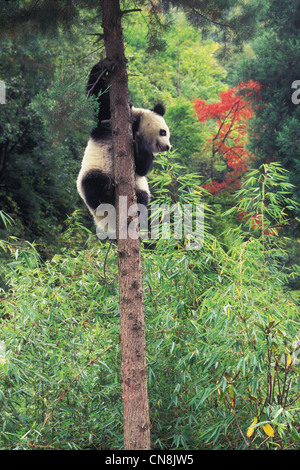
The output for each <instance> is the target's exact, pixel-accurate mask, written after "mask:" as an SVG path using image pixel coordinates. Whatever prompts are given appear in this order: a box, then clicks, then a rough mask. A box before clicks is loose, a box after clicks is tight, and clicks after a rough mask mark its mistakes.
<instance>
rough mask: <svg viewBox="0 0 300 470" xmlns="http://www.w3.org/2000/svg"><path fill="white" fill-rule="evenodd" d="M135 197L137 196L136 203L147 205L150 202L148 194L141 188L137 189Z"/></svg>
mask: <svg viewBox="0 0 300 470" xmlns="http://www.w3.org/2000/svg"><path fill="white" fill-rule="evenodd" d="M136 198H137V203H138V204H143V205H144V206H148V204H149V202H150V197H149V194H148V193H146V191H142V190H141V189H137V191H136Z"/></svg>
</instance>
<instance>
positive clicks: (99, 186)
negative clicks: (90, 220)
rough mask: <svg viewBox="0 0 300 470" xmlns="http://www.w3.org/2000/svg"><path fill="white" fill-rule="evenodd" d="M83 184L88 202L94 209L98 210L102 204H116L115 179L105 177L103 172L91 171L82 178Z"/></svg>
mask: <svg viewBox="0 0 300 470" xmlns="http://www.w3.org/2000/svg"><path fill="white" fill-rule="evenodd" d="M81 184H82V189H83V192H84V196H85V199H86V202H87V204H88V205H89V206H90V207H91V208H92V209H97V207H98V206H99V204H101V203H107V204H114V202H115V182H114V179H113V178H109V177H108V176H106V175H104V174H103V173H102V171H100V170H93V171H90V172H89V173H87V174H86V175H85V176H84V177H83V178H82V182H81Z"/></svg>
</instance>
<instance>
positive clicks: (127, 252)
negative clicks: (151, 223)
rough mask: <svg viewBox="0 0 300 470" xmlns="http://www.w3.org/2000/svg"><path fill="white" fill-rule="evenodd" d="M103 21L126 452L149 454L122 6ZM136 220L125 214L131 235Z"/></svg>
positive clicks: (105, 12) (115, 5) (105, 9)
mask: <svg viewBox="0 0 300 470" xmlns="http://www.w3.org/2000/svg"><path fill="white" fill-rule="evenodd" d="M102 17H103V23H102V26H103V30H104V42H105V49H106V57H107V59H109V60H110V61H112V62H113V63H114V64H115V67H113V70H112V73H111V82H110V83H111V87H110V90H109V93H110V107H111V121H112V132H113V150H114V162H115V163H114V164H115V169H114V173H115V182H116V214H117V234H118V266H119V305H120V337H121V380H122V401H123V421H124V449H126V450H140V449H141V450H148V449H150V421H149V405H148V394H147V371H146V340H145V320H144V303H143V286H142V262H141V250H140V239H139V238H137V239H131V238H129V237H128V236H127V238H120V230H119V227H120V221H119V205H120V204H119V202H120V196H125V197H126V198H127V199H126V201H127V206H128V208H129V207H130V205H132V204H134V203H136V195H135V176H134V175H135V167H134V154H133V145H132V142H133V137H132V127H131V113H130V107H129V93H128V80H127V71H126V59H125V54H124V44H123V34H122V27H121V19H122V12H121V10H120V4H119V0H102ZM122 215H123V216H124V211H123V212H122ZM132 220H133V219H132V217H128V216H127V213H126V217H125V222H127V225H126V227H125V228H126V229H127V226H128V224H129V223H130V222H132Z"/></svg>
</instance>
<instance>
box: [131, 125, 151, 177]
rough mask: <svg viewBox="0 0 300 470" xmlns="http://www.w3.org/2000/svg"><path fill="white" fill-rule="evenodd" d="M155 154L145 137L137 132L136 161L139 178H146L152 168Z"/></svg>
mask: <svg viewBox="0 0 300 470" xmlns="http://www.w3.org/2000/svg"><path fill="white" fill-rule="evenodd" d="M153 158H154V157H153V153H152V152H151V150H150V147H149V145H148V144H147V143H146V141H145V139H144V138H143V136H142V135H141V134H140V133H139V132H137V133H136V134H135V149H134V161H135V171H136V173H137V174H138V175H139V176H145V175H147V173H149V171H150V170H151V168H152V164H153Z"/></svg>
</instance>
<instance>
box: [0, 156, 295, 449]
mask: <svg viewBox="0 0 300 470" xmlns="http://www.w3.org/2000/svg"><path fill="white" fill-rule="evenodd" d="M156 165H157V168H156V169H155V171H154V175H153V180H152V185H153V191H154V193H155V192H156V189H157V190H158V191H157V194H158V195H159V198H158V199H154V202H158V201H161V202H162V201H167V202H168V201H169V202H173V201H174V200H176V198H177V201H179V202H180V203H194V204H198V203H199V202H200V201H201V200H202V198H203V194H202V195H201V194H199V191H198V192H197V185H198V181H197V180H196V178H194V183H193V184H192V185H191V187H190V188H189V183H188V181H189V180H191V175H186V179H185V177H184V175H181V173H180V172H181V166H180V164H179V163H178V161H177V160H176V158H175V155H173V156H172V155H171V156H169V157H168V158H165V157H163V156H161V159H159V161H157V163H156ZM167 165H169V168H172V173H171V174H172V179H171V180H168V181H166V180H165V179H164V177H165V172H164V171H161V170H162V169H163V168H166V166H167ZM159 168H161V170H160V171H159ZM265 170H266V171H265V172H263V173H262V174H263V175H267V177H268V180H265V187H268V191H266V193H268V198H269V200H271V201H272V202H273V206H272V207H273V209H272V219H274V216H275V215H276V214H277V213H278V210H277V202H278V199H276V198H277V196H276V193H273V190H272V184H271V181H273V182H274V181H275V180H276V175H279V176H278V178H279V179H280V185H281V187H282V188H283V187H284V185H285V183H286V181H284V173H281V172H280V169H279V168H278V167H277V166H275V167H274V166H270V167H265ZM159 175H161V176H159ZM160 177H161V180H160V179H159V178H160ZM178 179H179V183H178V184H179V185H180V187H179V189H180V190H179V191H178V192H177V193H176V192H171V193H170V194H169V192H168V191H165V187H166V184H167V185H169V186H170V187H171V188H172V181H177V180H178ZM269 180H270V184H269ZM245 181H246V182H245V186H244V188H243V191H244V192H243V194H240V198H239V207H244V204H245V203H246V202H248V207H250V205H251V204H252V203H253V192H255V194H256V197H257V201H258V204H259V201H262V200H263V198H262V192H263V186H262V185H261V184H260V182H259V178H255V179H253V175H250V178H249V179H246V180H245ZM176 194H177V195H176ZM272 194H274V196H272ZM259 195H260V197H259ZM287 197H288V195H287ZM171 198H172V199H171ZM284 200H285V195H284V194H283V193H282V199H281V201H280V213H281V214H282V203H283V202H284ZM287 204H289V201H287ZM251 207H252V208H253V210H254V209H255V208H254V206H251ZM281 220H282V219H281ZM83 234H85V238H86V234H87V238H86V239H85V240H84V238H83V241H81V240H82V236H83ZM231 237H232V246H231V250H230V251H227V252H226V251H224V249H223V247H222V245H221V244H220V243H219V242H218V240H217V239H216V238H215V237H212V236H211V235H210V234H209V232H207V231H206V232H205V238H204V244H203V247H202V249H201V250H196V251H190V250H186V249H185V247H184V245H181V244H180V243H178V241H177V240H173V239H172V238H171V239H170V240H163V239H159V240H157V241H156V245H155V247H153V246H152V247H151V249H149V248H147V243H145V246H144V248H143V253H142V254H143V270H144V294H145V315H146V337H147V355H148V363H147V366H148V382H149V399H150V414H151V423H152V445H153V448H156V449H159V448H166V449H185V450H186V449H204V448H206V449H246V448H247V449H248V448H250V449H275V448H280V449H294V448H296V447H297V446H298V444H299V442H298V441H299V437H298V436H299V435H298V431H297V413H298V409H299V408H298V402H297V398H298V393H299V363H298V359H297V353H298V348H299V341H298V339H297V328H298V324H299V323H298V322H299V306H298V305H296V304H295V303H294V302H293V301H292V299H290V298H289V295H288V294H289V293H288V292H285V291H284V289H283V285H284V282H285V281H286V277H285V276H284V275H283V274H282V269H281V263H280V255H281V254H282V247H281V246H280V244H279V245H278V242H279V240H278V237H277V236H276V235H272V237H271V235H270V236H269V240H270V246H268V250H266V248H267V245H266V237H267V235H266V234H264V233H263V232H262V231H261V234H259V233H252V232H251V230H248V229H246V231H245V230H244V229H243V227H242V226H241V227H239V228H237V229H236V230H235V231H231ZM271 240H272V241H271ZM64 243H65V250H64V252H63V253H61V254H60V255H55V256H54V257H53V258H52V259H51V260H49V261H46V262H43V263H42V262H41V260H40V259H39V257H38V256H37V253H36V251H35V248H34V247H32V246H30V245H27V246H24V245H22V244H21V243H20V242H18V241H16V240H10V241H7V242H6V243H5V244H4V243H2V249H5V250H6V252H7V253H10V258H9V259H8V260H7V262H6V280H7V283H9V290H7V291H6V292H5V293H3V294H2V298H1V304H0V305H1V315H2V324H1V337H0V341H1V342H0V345H1V354H0V382H1V387H0V390H1V393H0V407H1V412H0V416H1V435H0V436H1V437H0V442H1V448H2V449H41V448H42V449H118V448H121V447H122V412H121V411H122V410H121V390H120V375H119V361H120V344H119V336H118V330H119V318H118V288H117V283H116V280H115V279H116V278H117V257H116V253H115V250H116V248H115V247H114V245H112V248H111V250H110V252H109V254H108V262H107V265H106V269H105V271H106V274H105V276H104V260H105V257H106V254H107V253H106V252H107V248H108V245H105V244H102V243H100V242H99V241H98V240H97V239H96V237H95V235H93V234H91V233H87V231H86V229H85V228H84V227H83V226H82V223H81V221H80V215H79V214H73V216H72V217H71V218H70V220H69V222H68V230H67V231H66V232H65V239H64ZM263 246H264V247H265V249H263ZM175 248H176V249H175ZM269 248H272V249H269ZM287 275H288V276H292V275H293V273H292V272H290V273H288V274H287ZM251 425H252V426H251ZM267 425H269V426H267ZM250 427H251V431H249V428H250Z"/></svg>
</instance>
